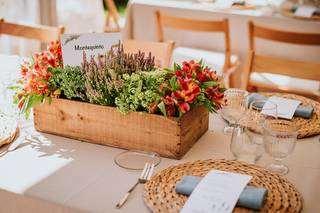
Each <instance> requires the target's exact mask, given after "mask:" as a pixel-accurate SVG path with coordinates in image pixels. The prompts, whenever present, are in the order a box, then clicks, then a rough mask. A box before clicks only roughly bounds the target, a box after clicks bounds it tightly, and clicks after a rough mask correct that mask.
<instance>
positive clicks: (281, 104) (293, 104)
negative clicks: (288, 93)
mask: <svg viewBox="0 0 320 213" xmlns="http://www.w3.org/2000/svg"><path fill="white" fill-rule="evenodd" d="M300 103H301V101H297V100H293V99H288V98H281V97H276V96H272V97H270V98H269V99H268V100H267V102H266V103H265V104H264V105H263V108H262V111H261V113H262V114H265V115H270V116H275V115H273V114H270V111H268V110H266V109H268V108H270V105H273V104H275V105H277V116H278V117H279V118H285V119H292V117H293V115H294V113H295V111H296V109H297V108H298V106H299V105H300Z"/></svg>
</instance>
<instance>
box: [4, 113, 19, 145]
mask: <svg viewBox="0 0 320 213" xmlns="http://www.w3.org/2000/svg"><path fill="white" fill-rule="evenodd" d="M18 132H19V131H18V128H17V123H16V122H15V121H14V120H12V119H10V118H8V117H6V116H3V115H2V114H0V147H1V146H3V145H6V144H9V143H11V142H12V141H14V139H15V138H16V136H17V134H18Z"/></svg>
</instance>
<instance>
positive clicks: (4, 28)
mask: <svg viewBox="0 0 320 213" xmlns="http://www.w3.org/2000/svg"><path fill="white" fill-rule="evenodd" d="M63 32H64V27H62V26H60V27H50V26H43V25H23V24H16V23H11V22H6V21H5V20H4V19H0V35H1V34H6V35H11V36H18V37H23V38H27V39H34V40H38V41H40V42H42V43H49V42H50V41H54V40H57V39H59V37H60V35H61V34H62V33H63Z"/></svg>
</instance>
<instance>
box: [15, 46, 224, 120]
mask: <svg viewBox="0 0 320 213" xmlns="http://www.w3.org/2000/svg"><path fill="white" fill-rule="evenodd" d="M21 76H22V77H21V79H20V80H19V81H18V82H17V86H16V87H14V89H16V90H17V92H16V96H15V102H16V103H17V104H18V107H19V109H21V112H24V113H26V116H27V117H28V116H29V113H30V110H31V108H32V107H34V106H36V105H38V104H40V103H43V102H45V101H48V102H49V103H50V102H51V101H52V98H66V99H72V100H78V101H85V102H90V103H93V104H99V105H107V106H114V107H117V109H118V110H119V111H121V112H123V113H128V112H137V111H139V112H148V113H158V114H163V115H165V116H176V117H179V116H182V115H183V114H185V113H187V112H188V111H190V110H191V109H192V108H193V107H196V106H199V105H203V106H205V107H206V108H207V109H208V111H210V112H213V111H215V110H216V109H218V108H220V104H221V101H222V98H223V95H224V91H225V88H224V87H223V84H222V79H220V78H219V77H218V76H217V75H216V72H214V71H212V70H210V69H209V68H208V67H206V66H205V65H204V64H203V62H202V61H200V62H195V61H186V62H183V64H182V65H178V64H175V65H174V68H173V69H172V70H171V69H161V68H157V67H155V63H154V57H153V56H152V55H151V54H148V55H145V54H144V53H141V52H138V53H136V54H130V53H125V51H124V50H123V46H122V45H121V44H120V43H119V44H118V45H115V46H113V47H112V48H111V50H110V51H109V52H108V53H107V54H105V55H99V56H97V57H91V58H87V57H86V55H85V54H84V55H83V62H82V66H75V67H70V66H65V67H64V66H63V63H62V55H61V44H60V42H58V41H56V42H51V43H50V44H49V46H48V49H47V50H46V51H43V52H41V53H38V54H35V55H34V56H33V57H32V60H31V61H25V62H24V63H23V64H22V65H21Z"/></svg>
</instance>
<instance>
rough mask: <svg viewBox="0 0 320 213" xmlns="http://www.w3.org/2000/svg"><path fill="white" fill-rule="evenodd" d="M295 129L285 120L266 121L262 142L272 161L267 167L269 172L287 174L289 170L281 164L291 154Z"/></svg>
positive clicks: (295, 138)
mask: <svg viewBox="0 0 320 213" xmlns="http://www.w3.org/2000/svg"><path fill="white" fill-rule="evenodd" d="M297 135H298V134H297V128H296V126H295V125H294V123H293V122H291V121H287V120H266V121H265V122H264V124H263V141H264V147H265V150H266V152H267V153H268V154H269V155H270V156H271V157H272V158H273V159H274V162H273V163H271V164H269V165H268V166H267V169H269V170H270V171H274V172H278V173H280V174H287V173H288V172H289V168H288V167H287V166H285V165H284V164H283V163H282V160H283V159H284V158H286V157H287V156H288V155H289V154H290V153H291V152H293V150H294V148H295V145H296V141H297Z"/></svg>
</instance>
